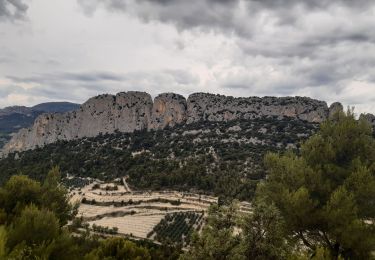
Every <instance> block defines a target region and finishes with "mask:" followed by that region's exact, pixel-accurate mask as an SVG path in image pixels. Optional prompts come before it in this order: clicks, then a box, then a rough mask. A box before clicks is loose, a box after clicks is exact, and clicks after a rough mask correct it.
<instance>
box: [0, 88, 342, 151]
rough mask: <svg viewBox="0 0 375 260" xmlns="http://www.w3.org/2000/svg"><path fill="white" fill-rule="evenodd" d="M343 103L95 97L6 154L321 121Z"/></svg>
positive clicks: (48, 120)
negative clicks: (104, 137) (241, 124)
mask: <svg viewBox="0 0 375 260" xmlns="http://www.w3.org/2000/svg"><path fill="white" fill-rule="evenodd" d="M340 105H341V104H340ZM340 105H338V104H336V105H334V106H331V107H330V109H328V107H327V104H326V103H325V102H323V101H318V100H314V99H311V98H307V97H280V98H277V97H263V98H259V97H248V98H234V97H228V96H222V95H214V94H207V93H195V94H192V95H190V96H189V97H188V99H187V100H186V99H185V97H183V96H181V95H178V94H174V93H164V94H160V95H158V96H157V97H156V98H155V99H154V101H153V100H152V98H151V96H150V95H149V94H147V93H145V92H137V91H129V92H121V93H118V94H117V95H107V94H106V95H100V96H97V97H93V98H90V99H89V100H88V101H87V102H85V103H84V104H83V105H82V106H81V107H80V108H79V109H78V110H75V111H72V112H67V113H54V114H42V115H40V116H39V117H38V118H37V119H36V120H35V122H34V125H33V126H32V127H30V128H28V129H22V130H20V131H19V132H18V133H17V134H15V135H14V136H13V138H12V139H11V140H10V142H9V143H8V144H6V145H5V147H4V149H3V154H5V155H6V154H8V153H10V152H15V151H24V150H29V149H34V148H36V147H38V146H39V147H40V146H43V145H46V144H50V143H53V142H56V141H58V140H68V141H69V140H73V139H78V138H83V137H95V136H97V135H100V134H106V133H108V134H111V133H114V132H116V131H118V132H124V133H131V132H134V131H136V130H158V129H164V128H165V127H168V126H171V127H173V126H175V125H176V124H190V123H194V122H198V121H230V120H234V119H245V120H251V119H253V118H258V117H263V116H268V117H274V118H279V119H280V118H283V117H291V118H296V119H300V120H305V121H308V122H316V123H320V122H322V121H324V120H326V119H327V118H328V117H329V115H330V114H331V113H333V111H336V110H337V109H342V105H341V107H340Z"/></svg>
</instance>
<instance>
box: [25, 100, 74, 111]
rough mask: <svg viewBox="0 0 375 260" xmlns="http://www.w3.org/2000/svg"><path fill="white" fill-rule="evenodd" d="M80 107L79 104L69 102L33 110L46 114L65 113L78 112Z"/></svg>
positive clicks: (34, 107) (50, 103) (50, 104)
mask: <svg viewBox="0 0 375 260" xmlns="http://www.w3.org/2000/svg"><path fill="white" fill-rule="evenodd" d="M79 106H80V105H79V104H75V103H69V102H49V103H42V104H39V105H36V106H33V107H32V108H31V109H32V110H34V111H43V112H46V113H65V112H69V111H73V110H76V109H78V108H79Z"/></svg>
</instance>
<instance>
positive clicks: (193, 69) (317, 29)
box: [0, 0, 375, 113]
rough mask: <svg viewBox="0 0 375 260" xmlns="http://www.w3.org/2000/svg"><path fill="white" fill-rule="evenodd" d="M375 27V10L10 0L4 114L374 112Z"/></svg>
mask: <svg viewBox="0 0 375 260" xmlns="http://www.w3.org/2000/svg"><path fill="white" fill-rule="evenodd" d="M374 28H375V1H374V0H355V1H353V0H336V1H335V0H305V1H299V0H48V1H47V0H0V50H1V51H0V107H4V106H8V105H16V104H17V105H34V104H37V103H40V102H45V101H61V100H64V101H72V102H84V101H85V100H87V99H88V98H89V97H91V96H94V95H97V94H101V93H117V92H120V91H128V90H139V91H146V92H149V93H150V94H151V95H153V96H155V95H156V94H158V93H162V92H177V93H180V94H183V95H185V96H187V95H188V94H191V93H193V92H211V93H220V94H225V95H232V96H296V95H298V96H309V97H312V98H317V99H321V100H325V101H327V102H328V103H331V102H334V101H340V102H342V103H343V104H344V105H345V106H347V105H351V106H355V107H356V112H358V113H359V112H365V111H366V112H372V113H374V112H375V102H374V101H375V29H374Z"/></svg>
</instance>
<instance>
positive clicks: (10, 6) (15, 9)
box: [0, 0, 28, 21]
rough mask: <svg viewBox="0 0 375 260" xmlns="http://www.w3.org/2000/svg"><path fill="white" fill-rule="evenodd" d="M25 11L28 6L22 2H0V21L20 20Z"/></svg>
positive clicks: (8, 0) (15, 0)
mask: <svg viewBox="0 0 375 260" xmlns="http://www.w3.org/2000/svg"><path fill="white" fill-rule="evenodd" d="M27 9H28V6H27V5H26V4H25V3H24V2H23V1H22V0H0V21H1V20H6V19H10V20H12V19H21V18H23V17H24V15H25V14H26V11H27Z"/></svg>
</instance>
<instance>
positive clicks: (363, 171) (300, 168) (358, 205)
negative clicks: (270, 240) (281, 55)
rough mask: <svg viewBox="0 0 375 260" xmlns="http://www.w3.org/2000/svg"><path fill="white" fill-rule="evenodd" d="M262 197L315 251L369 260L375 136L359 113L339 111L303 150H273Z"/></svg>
mask: <svg viewBox="0 0 375 260" xmlns="http://www.w3.org/2000/svg"><path fill="white" fill-rule="evenodd" d="M265 165H266V168H267V170H268V177H267V179H266V181H264V183H262V184H261V185H259V187H258V196H260V197H263V198H265V199H266V200H267V201H268V202H269V203H274V204H275V205H276V207H277V208H278V209H279V210H280V212H281V215H282V217H283V218H284V220H285V223H286V227H287V231H288V233H289V234H288V235H289V236H290V237H292V238H295V239H298V240H299V241H300V243H301V244H303V245H304V247H305V248H308V249H309V250H310V251H311V252H312V254H314V253H316V252H319V251H321V250H325V251H327V252H329V254H330V257H331V258H333V259H337V258H339V257H340V256H341V257H343V258H345V259H369V258H371V254H373V252H374V250H375V227H374V225H375V222H374V221H375V140H374V138H373V132H372V128H371V126H370V125H369V124H368V123H367V122H365V121H362V120H359V121H358V120H356V119H355V118H354V114H353V112H350V111H349V112H347V113H342V112H341V113H337V114H336V115H335V117H334V118H333V119H332V120H329V121H327V122H325V123H323V124H322V125H321V128H320V131H319V132H318V133H317V134H315V135H314V136H312V137H311V138H310V139H309V140H307V141H306V142H305V143H304V144H303V145H302V147H301V150H300V151H299V152H298V153H295V152H291V151H289V152H287V153H286V154H284V155H279V154H274V153H271V154H268V155H267V156H266V159H265Z"/></svg>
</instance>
